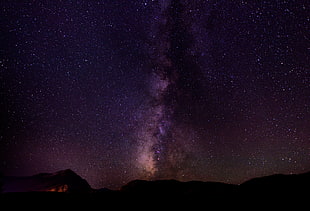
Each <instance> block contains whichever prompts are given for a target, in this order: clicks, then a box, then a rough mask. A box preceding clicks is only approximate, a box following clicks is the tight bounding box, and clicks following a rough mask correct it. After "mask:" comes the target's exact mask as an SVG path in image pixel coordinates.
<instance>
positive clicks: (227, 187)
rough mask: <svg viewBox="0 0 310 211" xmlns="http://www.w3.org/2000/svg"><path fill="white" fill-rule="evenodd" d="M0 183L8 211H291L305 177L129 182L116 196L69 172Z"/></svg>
mask: <svg viewBox="0 0 310 211" xmlns="http://www.w3.org/2000/svg"><path fill="white" fill-rule="evenodd" d="M1 183H2V184H3V187H2V191H3V192H2V194H0V204H1V203H3V204H8V205H10V206H12V205H15V204H17V205H18V203H16V202H23V203H26V204H29V205H31V206H32V205H37V203H38V202H42V203H44V204H49V205H50V206H53V207H54V208H55V209H59V204H64V205H66V206H67V207H69V208H70V209H73V206H74V207H77V208H80V207H81V206H84V207H86V208H87V209H90V207H94V208H97V207H100V206H104V207H106V206H108V205H109V206H110V205H113V207H114V208H115V207H118V208H120V207H122V208H126V209H128V207H132V208H135V207H136V206H138V205H139V206H140V207H141V206H142V205H143V204H149V205H151V206H156V207H158V206H159V205H165V206H166V205H169V206H171V207H172V208H173V209H175V208H176V206H177V207H179V208H183V206H185V205H186V206H188V205H190V206H191V209H192V210H195V209H193V206H194V207H197V209H200V207H201V206H205V207H210V206H212V207H216V208H217V209H220V208H229V209H231V208H232V207H234V208H240V206H241V207H243V208H248V207H247V205H248V204H251V205H252V206H253V207H255V208H258V207H259V208H264V209H265V208H266V206H265V205H266V204H268V206H269V205H271V204H272V205H276V206H277V207H279V206H280V205H281V206H282V207H284V208H286V205H287V203H292V204H293V205H294V209H295V208H296V206H301V205H305V204H307V203H308V196H309V194H308V191H309V189H310V172H308V173H303V174H291V175H283V174H277V175H271V176H265V177H259V178H253V179H250V180H248V181H246V182H244V183H242V184H239V185H234V184H225V183H220V182H202V181H189V182H181V181H177V180H155V181H146V180H133V181H131V182H129V183H127V184H126V185H124V186H123V187H121V188H120V189H119V190H109V189H106V188H102V189H97V190H95V189H92V188H91V187H90V185H89V184H88V183H87V181H86V180H84V179H82V178H81V177H80V176H79V175H77V174H76V173H75V172H73V171H72V170H64V171H58V172H56V173H43V174H37V175H34V176H29V177H3V178H2V181H1ZM59 192H63V193H59ZM38 206H39V205H38ZM142 207H143V206H142ZM39 208H41V207H40V206H39ZM144 208H150V207H144ZM295 210H296V209H295Z"/></svg>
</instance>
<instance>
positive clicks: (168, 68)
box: [0, 0, 310, 188]
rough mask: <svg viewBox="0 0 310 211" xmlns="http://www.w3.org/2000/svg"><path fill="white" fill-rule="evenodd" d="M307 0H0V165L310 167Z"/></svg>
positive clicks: (181, 170) (227, 174) (134, 171)
mask: <svg viewBox="0 0 310 211" xmlns="http://www.w3.org/2000/svg"><path fill="white" fill-rule="evenodd" d="M309 7H310V2H309V0H264V1H263V0H248V1H247V0H236V1H233V0H101V1H99V0H92V1H82V0H76V1H73V0H66V1H65V0H63V1H61V0H57V1H49V0H46V1H44V0H39V1H34V0H28V1H19V0H10V1H1V2H0V9H1V10H0V17H1V19H0V172H1V173H2V174H3V175H15V176H24V175H33V174H37V173H41V172H55V171H58V170H63V169H72V170H73V171H75V172H76V173H77V174H79V175H80V176H82V177H83V178H85V179H86V180H87V181H88V182H89V183H90V185H91V186H92V187H93V188H101V187H107V188H119V187H120V186H122V185H124V184H126V183H128V182H129V181H131V180H133V179H148V180H154V179H177V180H181V181H189V180H202V181H219V182H227V183H234V184H237V183H241V182H244V181H245V180H247V179H250V178H253V177H257V176H263V175H270V174H275V173H285V174H289V173H302V172H305V171H309V170H310V8H309Z"/></svg>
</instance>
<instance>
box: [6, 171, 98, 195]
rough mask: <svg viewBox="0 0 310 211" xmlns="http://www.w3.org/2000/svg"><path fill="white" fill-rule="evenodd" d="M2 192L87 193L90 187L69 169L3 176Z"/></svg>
mask: <svg viewBox="0 0 310 211" xmlns="http://www.w3.org/2000/svg"><path fill="white" fill-rule="evenodd" d="M2 189H3V190H2V191H3V192H4V193H5V192H68V193H81V192H83V193H87V192H90V191H91V190H92V189H91V187H90V185H89V184H88V183H87V181H86V180H84V179H82V178H81V177H80V176H79V175H77V174H76V173H75V172H73V171H72V170H70V169H67V170H63V171H58V172H56V173H41V174H37V175H34V176H28V177H3V188H2Z"/></svg>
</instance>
